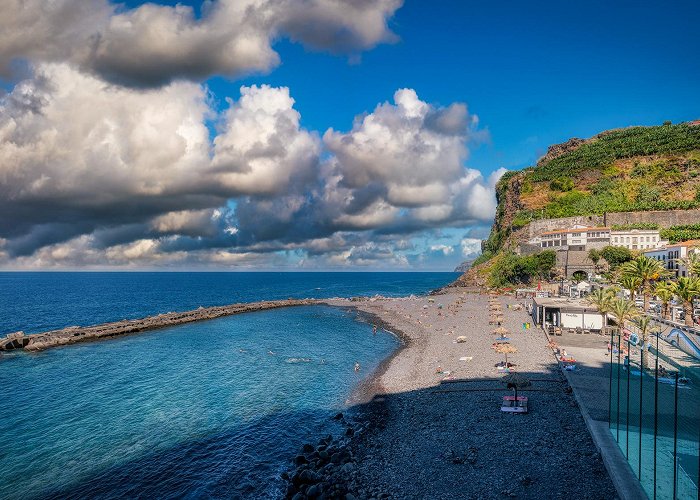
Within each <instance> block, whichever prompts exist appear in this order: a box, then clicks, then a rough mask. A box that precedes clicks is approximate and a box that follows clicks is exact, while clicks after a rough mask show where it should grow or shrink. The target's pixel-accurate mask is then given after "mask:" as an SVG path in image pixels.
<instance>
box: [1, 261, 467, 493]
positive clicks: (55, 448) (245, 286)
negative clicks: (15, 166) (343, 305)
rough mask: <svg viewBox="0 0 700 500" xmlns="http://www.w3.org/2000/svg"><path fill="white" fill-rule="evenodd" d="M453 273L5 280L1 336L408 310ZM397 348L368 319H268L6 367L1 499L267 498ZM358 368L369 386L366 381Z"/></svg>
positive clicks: (48, 355)
mask: <svg viewBox="0 0 700 500" xmlns="http://www.w3.org/2000/svg"><path fill="white" fill-rule="evenodd" d="M456 276H457V275H456V274H454V273H0V322H1V323H0V332H1V333H7V332H11V331H15V330H24V331H25V332H28V333H29V332H36V331H42V330H46V329H50V328H59V327H63V326H68V325H85V324H94V323H101V322H105V321H113V320H118V319H123V318H137V317H142V316H146V315H150V314H157V313H161V312H167V311H180V310H186V309H193V308H196V307H198V306H200V305H201V306H209V305H220V304H228V303H233V302H239V301H240V302H244V301H254V300H260V299H279V298H286V297H333V296H354V295H374V294H382V295H393V296H399V295H409V294H412V293H414V294H420V293H425V292H427V291H429V290H431V289H434V288H437V287H439V286H442V285H445V284H446V283H448V282H450V281H452V280H453V279H454V278H455V277H456ZM397 345H398V341H397V340H396V339H395V338H394V337H393V336H391V335H389V334H386V333H382V334H378V335H376V336H375V335H373V334H372V330H371V327H370V326H369V325H367V324H365V323H363V322H361V321H359V320H358V318H357V317H356V315H355V313H353V312H351V311H345V310H340V309H335V308H330V307H320V306H319V307H299V308H290V309H280V310H272V311H263V312H257V313H252V314H244V315H240V316H232V317H228V318H221V319H217V320H214V321H208V322H201V323H193V324H188V325H182V326H178V327H174V328H168V329H163V330H159V331H154V332H149V333H144V334H139V335H133V336H128V337H123V338H118V339H113V340H106V341H102V342H94V343H86V344H78V345H74V346H68V347H64V348H58V349H52V350H48V351H45V352H42V353H38V354H26V353H14V354H10V355H2V356H0V387H2V396H1V397H0V436H2V439H3V441H2V444H1V445H0V498H46V497H55V498H66V497H71V498H76V497H78V498H123V497H134V496H140V497H145V498H152V497H159V498H163V497H170V498H181V497H190V498H209V497H215V498H238V497H246V498H261V497H275V496H278V495H279V494H280V492H281V490H280V488H281V486H282V485H281V481H280V480H279V474H280V472H281V471H282V470H284V469H286V468H287V467H288V466H289V464H290V462H289V461H290V458H291V457H293V455H294V453H295V451H296V450H297V449H298V448H299V447H300V446H301V444H303V443H304V442H306V441H309V440H312V439H315V438H316V437H317V436H318V435H321V434H327V433H333V432H335V431H337V430H338V429H336V428H334V426H333V423H332V421H331V418H330V417H331V416H332V415H333V414H334V413H336V412H337V411H342V410H343V409H345V408H346V401H347V398H348V396H349V395H350V393H351V391H352V389H353V388H354V387H355V386H356V384H357V383H358V382H359V381H360V380H361V379H362V377H364V376H366V375H367V374H369V373H370V372H371V371H372V370H373V369H375V368H376V367H377V366H378V364H379V363H380V362H381V361H382V359H384V358H386V357H387V356H388V355H389V354H390V353H391V352H392V351H393V350H394V349H395V348H396V347H397ZM356 361H358V362H360V364H361V366H362V370H361V371H360V372H359V374H358V373H355V372H354V370H353V365H354V363H355V362H356Z"/></svg>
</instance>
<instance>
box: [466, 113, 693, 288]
mask: <svg viewBox="0 0 700 500" xmlns="http://www.w3.org/2000/svg"><path fill="white" fill-rule="evenodd" d="M496 196H497V198H498V207H497V210H496V217H495V221H494V224H493V227H492V229H491V233H490V235H489V238H488V240H487V242H486V245H485V251H484V254H483V255H482V256H481V257H480V258H478V259H477V260H476V261H475V262H474V266H475V267H476V266H479V265H481V266H480V268H479V269H481V274H482V275H483V274H490V280H491V281H492V282H495V281H500V278H498V277H495V276H494V273H496V272H500V271H496V270H495V268H496V267H500V266H502V265H505V264H508V265H510V261H509V260H506V261H503V262H499V265H498V266H495V265H494V264H495V263H496V262H497V261H500V260H502V259H503V258H504V256H505V255H508V254H507V252H506V251H507V250H512V249H513V248H514V246H515V244H516V243H517V241H518V240H520V241H522V239H523V235H522V234H520V233H519V230H520V229H521V228H523V227H525V226H527V225H528V224H529V223H530V222H532V221H533V220H536V219H551V218H558V217H571V216H586V215H602V214H603V213H606V212H608V213H609V212H638V211H650V210H674V209H691V208H699V207H700V126H697V125H693V124H678V125H671V124H664V125H661V126H657V127H630V128H625V129H618V130H611V131H607V132H603V133H601V134H599V135H597V136H595V137H593V138H591V139H587V140H581V139H572V140H570V141H568V142H566V143H564V144H560V145H555V146H552V147H551V148H550V150H549V151H548V153H547V155H545V157H543V158H542V159H541V160H540V161H539V162H538V164H537V166H534V167H529V168H526V169H524V170H521V171H513V172H508V173H506V174H505V175H504V176H503V177H502V178H501V179H500V181H499V182H498V184H497V186H496ZM638 226H639V227H638V228H639V229H646V228H651V225H647V224H638ZM662 236H663V237H664V238H666V239H669V240H671V241H680V240H684V239H695V238H700V225H690V226H678V227H673V228H670V229H664V230H663V232H662ZM489 261H490V262H489ZM487 262H488V263H487Z"/></svg>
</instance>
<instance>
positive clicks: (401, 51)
mask: <svg viewBox="0 0 700 500" xmlns="http://www.w3.org/2000/svg"><path fill="white" fill-rule="evenodd" d="M699 19H700V3H698V2H692V1H683V2H675V1H674V2H648V1H647V2H629V1H622V2H607V1H606V2H601V1H588V2H585V3H578V2H576V3H574V2H463V1H449V0H438V1H431V2H420V1H407V2H406V3H405V4H404V6H403V7H402V8H401V9H399V10H398V11H397V13H396V15H395V17H394V19H393V20H392V22H391V23H390V26H391V28H392V29H393V30H394V32H395V33H396V34H397V35H398V36H399V37H400V40H399V41H398V42H397V43H395V44H387V45H380V46H378V47H376V48H375V49H373V50H371V51H369V52H367V53H364V54H362V56H361V62H360V63H357V64H349V63H348V59H347V58H343V57H336V56H333V55H329V54H324V53H319V52H311V51H308V50H306V49H304V48H303V47H302V46H300V45H298V44H294V43H291V42H288V41H282V42H280V43H278V44H277V45H276V46H275V48H276V49H277V50H278V51H279V52H280V54H281V56H282V61H283V62H282V64H281V65H280V66H279V67H278V68H276V69H275V70H274V71H272V73H270V74H268V75H264V76H254V77H250V78H246V79H244V80H242V81H237V82H234V83H233V84H232V83H231V82H230V81H227V80H225V79H221V78H216V79H213V80H212V81H211V82H209V85H210V86H211V88H212V90H213V91H214V92H215V93H216V94H217V95H225V94H226V95H230V94H231V93H233V95H236V93H237V87H238V85H239V83H242V84H250V83H269V84H272V85H285V86H288V87H290V89H291V90H292V95H293V97H294V99H295V100H296V102H297V104H296V107H297V108H298V109H299V110H300V112H301V115H302V117H303V123H304V125H305V126H307V127H308V128H311V129H315V130H325V129H326V128H328V127H333V128H336V129H340V130H345V129H347V128H349V127H350V125H351V120H352V117H354V116H355V115H356V114H358V113H362V112H365V111H367V112H370V111H371V110H372V109H373V108H374V106H375V105H376V103H378V102H381V101H385V100H389V99H390V98H391V95H392V94H393V92H394V90H395V89H397V88H403V87H407V88H413V89H415V90H416V91H417V92H418V95H419V96H421V98H422V99H424V100H427V101H429V102H436V103H442V104H449V103H451V102H455V101H462V102H466V103H467V105H468V106H469V109H470V111H471V112H473V113H476V114H477V115H478V116H479V118H480V123H481V126H482V127H483V128H485V129H488V131H489V133H490V136H491V141H490V143H488V144H485V145H483V146H482V147H480V148H478V149H477V150H475V151H474V154H473V156H472V158H471V160H470V161H469V164H470V165H471V166H474V167H476V168H479V169H480V170H483V171H486V172H488V171H492V170H495V169H496V168H498V167H501V166H503V167H507V168H520V167H524V166H528V165H531V164H532V163H533V162H534V161H536V159H537V158H538V157H539V156H540V155H541V154H543V153H544V151H546V148H547V147H548V146H549V145H550V144H553V143H557V142H563V141H565V140H566V139H568V138H570V137H574V136H578V137H590V136H591V135H594V134H596V133H598V132H600V131H602V130H607V129H610V128H615V127H625V126H629V125H657V124H660V123H662V122H663V121H664V120H672V121H673V122H678V121H686V120H691V119H697V118H699V117H700V56H698V54H700V36H694V33H696V31H697V22H698V20H699ZM339 96H342V99H339Z"/></svg>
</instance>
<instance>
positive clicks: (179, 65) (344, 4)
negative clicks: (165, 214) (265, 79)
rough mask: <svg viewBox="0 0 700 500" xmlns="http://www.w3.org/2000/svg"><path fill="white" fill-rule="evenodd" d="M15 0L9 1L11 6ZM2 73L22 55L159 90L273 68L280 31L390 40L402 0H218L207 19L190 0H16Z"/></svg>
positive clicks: (348, 46)
mask: <svg viewBox="0 0 700 500" xmlns="http://www.w3.org/2000/svg"><path fill="white" fill-rule="evenodd" d="M8 2H9V3H8ZM5 3H6V4H4V5H3V12H2V16H0V71H2V72H3V73H4V74H5V75H7V74H8V72H9V67H10V65H11V63H12V62H13V61H14V60H17V59H22V58H24V59H29V60H32V61H40V62H66V61H70V62H71V63H73V64H75V65H78V66H80V67H81V68H83V69H84V70H86V71H89V72H94V73H96V74H98V75H100V76H101V77H102V78H104V79H106V80H109V81H111V82H116V83H120V84H125V85H130V86H144V87H153V86H160V85H164V84H167V83H169V82H171V81H173V80H176V79H190V80H201V79H205V78H207V77H209V76H212V75H216V74H221V75H226V76H229V77H237V76H241V75H244V74H248V73H252V72H266V71H269V70H270V69H272V68H273V67H275V66H276V65H277V64H279V56H278V54H277V53H276V52H275V51H274V49H273V48H272V45H273V43H274V41H275V40H276V39H277V38H279V37H285V36H287V37H290V38H292V39H293V40H295V41H299V42H301V43H302V44H304V45H307V46H309V47H313V48H318V49H322V50H328V51H330V52H340V53H354V52H357V51H362V50H366V49H369V48H371V47H373V46H375V45H377V44H378V43H382V42H386V41H390V40H392V39H393V34H392V33H391V31H390V30H389V28H388V26H387V20H388V19H389V18H390V17H391V16H393V14H394V12H395V11H396V10H397V9H398V8H399V7H400V6H401V4H402V1H401V0H362V1H361V2H357V1H354V0H353V1H351V0H304V1H297V0H214V1H212V2H208V3H205V4H204V8H203V12H202V15H201V17H198V16H196V15H195V13H194V11H193V9H192V8H191V7H189V6H185V5H176V6H163V5H156V4H153V3H145V4H143V5H141V6H139V7H137V8H134V9H124V8H123V7H121V6H119V5H118V4H115V3H111V2H109V1H108V0H54V1H52V2H45V1H43V0H7V2H5Z"/></svg>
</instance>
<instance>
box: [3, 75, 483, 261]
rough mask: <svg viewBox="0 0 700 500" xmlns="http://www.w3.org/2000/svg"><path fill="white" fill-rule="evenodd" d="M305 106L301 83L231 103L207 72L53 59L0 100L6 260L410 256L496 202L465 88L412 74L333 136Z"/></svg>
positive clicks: (437, 249)
mask: <svg viewBox="0 0 700 500" xmlns="http://www.w3.org/2000/svg"><path fill="white" fill-rule="evenodd" d="M210 119H214V120H217V119H218V123H219V124H220V127H219V132H218V135H216V136H215V137H214V138H213V140H210V138H209V130H208V128H207V125H206V123H207V120H210ZM300 121H301V117H300V115H299V113H298V112H297V111H296V110H295V109H294V100H293V99H292V97H291V96H290V93H289V89H287V88H285V87H280V88H273V87H269V86H265V85H263V86H260V87H257V86H252V87H242V88H241V98H240V99H239V100H237V101H230V103H229V107H228V109H227V110H226V111H225V112H223V113H222V114H221V115H220V116H217V115H216V114H215V113H214V112H213V111H212V109H211V108H210V97H209V95H208V92H207V89H206V88H204V87H202V86H200V85H197V84H193V83H188V82H177V83H173V84H170V85H168V86H165V87H163V88H160V89H150V90H140V89H132V88H128V87H121V86H113V85H110V84H106V83H104V82H103V81H102V80H100V79H99V78H96V77H94V76H90V75H86V74H84V73H81V72H80V71H77V70H76V69H74V68H72V67H71V66H69V65H67V64H42V65H39V66H38V67H37V68H36V70H35V74H34V76H33V77H32V78H30V79H28V80H26V81H24V82H21V83H19V84H18V85H17V86H16V87H15V88H14V89H13V91H12V92H10V93H9V94H8V95H6V96H5V97H4V98H2V99H1V100H0V192H2V193H4V194H5V196H3V197H2V198H0V210H1V211H2V212H3V213H6V214H10V216H9V217H6V218H3V219H0V238H2V244H1V245H0V263H2V265H4V266H6V267H22V266H25V267H35V266H40V267H52V266H57V265H58V266H65V267H70V266H80V265H84V266H98V267H99V266H110V265H114V266H126V267H139V266H141V267H143V266H148V265H149V263H150V264H152V265H155V266H167V265H185V264H188V265H192V266H206V265H224V264H225V265H241V266H249V265H258V264H260V265H263V264H264V263H267V264H268V265H270V263H273V262H274V263H277V264H279V263H281V262H284V259H283V258H282V257H280V254H279V252H294V253H295V255H297V256H298V258H299V259H301V262H302V263H304V265H309V263H310V262H312V261H313V262H316V263H321V264H324V265H328V266H335V265H343V266H345V265H357V266H370V267H372V266H379V265H380V263H381V262H386V263H391V265H393V266H398V267H403V266H407V265H410V264H411V262H410V261H409V259H408V257H407V252H412V253H411V255H418V254H420V253H421V252H426V253H429V252H433V253H439V254H441V255H443V256H445V257H447V256H450V255H452V254H453V253H454V252H455V248H459V247H457V246H455V245H454V244H453V245H452V246H450V245H444V244H443V245H432V248H431V247H430V245H423V246H421V245H417V244H416V242H415V240H413V238H414V236H416V235H418V234H421V233H422V232H425V231H428V230H432V229H436V228H442V227H464V226H467V225H470V224H472V223H474V222H475V221H477V222H478V221H487V220H488V219H490V218H491V217H492V216H493V211H494V209H495V198H494V191H493V183H494V182H495V179H496V175H494V176H492V177H491V178H490V179H489V180H488V181H486V180H484V178H483V177H482V176H481V174H480V173H479V172H478V171H476V170H472V169H468V168H465V167H464V162H465V160H466V158H467V153H468V150H467V147H468V143H469V140H470V137H471V134H472V128H471V125H470V124H471V123H472V122H473V119H472V118H471V117H470V115H469V114H468V113H467V110H466V106H464V105H463V104H459V103H456V104H452V105H450V106H448V107H438V106H435V105H432V104H428V103H426V102H424V101H421V100H420V99H419V98H418V96H417V95H416V93H415V92H414V91H412V90H400V91H398V92H397V93H396V95H395V103H394V104H388V103H384V104H380V105H379V106H377V108H376V109H375V110H374V112H373V113H370V114H367V115H364V116H361V117H359V118H357V119H356V120H355V123H354V125H353V128H352V130H350V131H349V132H347V133H341V132H336V131H333V130H329V131H327V132H326V134H325V135H324V141H321V140H320V139H319V137H318V134H317V133H316V132H313V131H307V130H305V129H303V128H302V127H301V125H300ZM324 145H325V146H326V148H327V149H326V150H325V151H324ZM320 158H324V160H323V161H321V160H320ZM475 241H478V240H475ZM461 248H462V252H463V253H464V252H466V250H465V246H464V242H462V247H461ZM253 256H256V257H253Z"/></svg>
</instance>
